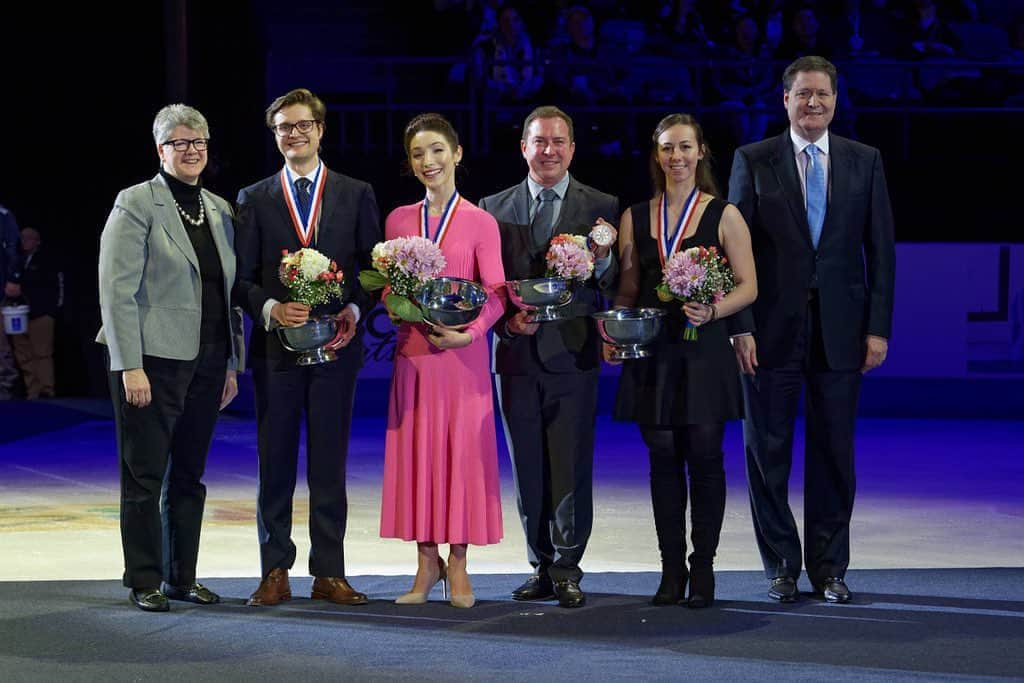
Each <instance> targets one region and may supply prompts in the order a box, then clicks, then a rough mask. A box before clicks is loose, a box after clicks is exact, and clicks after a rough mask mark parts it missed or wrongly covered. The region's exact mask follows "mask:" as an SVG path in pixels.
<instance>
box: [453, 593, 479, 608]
mask: <svg viewBox="0 0 1024 683" xmlns="http://www.w3.org/2000/svg"><path fill="white" fill-rule="evenodd" d="M449 602H451V605H452V607H459V608H462V609H469V608H470V607H472V606H473V605H475V604H476V596H475V595H473V592H472V590H471V591H470V592H469V593H463V594H461V595H458V594H456V593H455V592H454V590H453V591H452V597H451V600H450V601H449Z"/></svg>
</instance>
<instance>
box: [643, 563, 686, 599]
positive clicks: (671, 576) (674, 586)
mask: <svg viewBox="0 0 1024 683" xmlns="http://www.w3.org/2000/svg"><path fill="white" fill-rule="evenodd" d="M686 580H687V575H686V570H685V569H684V570H683V571H682V572H680V571H679V570H675V571H671V572H666V571H662V572H661V583H660V584H659V585H658V592H657V593H655V594H654V597H652V598H651V604H652V605H655V606H657V607H664V606H666V605H678V604H679V603H680V602H682V601H683V599H684V598H685V597H686Z"/></svg>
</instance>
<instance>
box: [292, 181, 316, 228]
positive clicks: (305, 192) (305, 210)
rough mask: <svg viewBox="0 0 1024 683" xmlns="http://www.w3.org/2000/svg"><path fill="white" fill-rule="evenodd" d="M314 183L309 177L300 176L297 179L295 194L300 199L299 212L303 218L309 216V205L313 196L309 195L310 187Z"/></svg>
mask: <svg viewBox="0 0 1024 683" xmlns="http://www.w3.org/2000/svg"><path fill="white" fill-rule="evenodd" d="M312 185H313V183H312V182H310V180H309V178H299V179H298V180H296V181H295V194H296V195H297V197H298V199H299V212H300V213H301V214H302V218H303V219H306V218H308V217H309V205H310V202H311V199H312V198H311V197H310V196H309V188H310V187H311V186H312Z"/></svg>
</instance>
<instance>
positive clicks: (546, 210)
mask: <svg viewBox="0 0 1024 683" xmlns="http://www.w3.org/2000/svg"><path fill="white" fill-rule="evenodd" d="M556 199H558V193H557V192H555V191H554V190H552V189H551V188H547V189H544V190H541V191H540V195H538V197H537V201H538V203H537V212H536V213H535V214H533V223H531V224H530V232H531V233H532V235H533V243H534V245H536V246H538V247H546V246H547V244H548V241H549V240H550V239H551V229H552V228H553V227H554V226H553V225H552V224H553V223H554V218H555V200H556Z"/></svg>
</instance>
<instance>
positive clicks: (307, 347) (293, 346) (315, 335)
mask: <svg viewBox="0 0 1024 683" xmlns="http://www.w3.org/2000/svg"><path fill="white" fill-rule="evenodd" d="M337 332H338V321H337V320H335V319H334V318H333V317H331V316H329V315H325V316H324V317H322V318H317V319H315V320H309V321H307V322H305V323H303V324H301V325H294V326H291V327H285V326H281V327H278V328H277V336H278V337H279V338H280V339H281V345H282V346H284V347H285V348H286V349H288V350H289V351H294V352H295V353H297V354H299V356H298V358H296V359H295V363H296V364H297V365H320V364H321V363H329V362H330V361H332V360H335V359H336V358H337V355H335V353H334V351H332V350H331V349H328V348H325V347H324V344H326V343H327V342H329V341H331V340H332V339H334V335H335V334H337Z"/></svg>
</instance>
